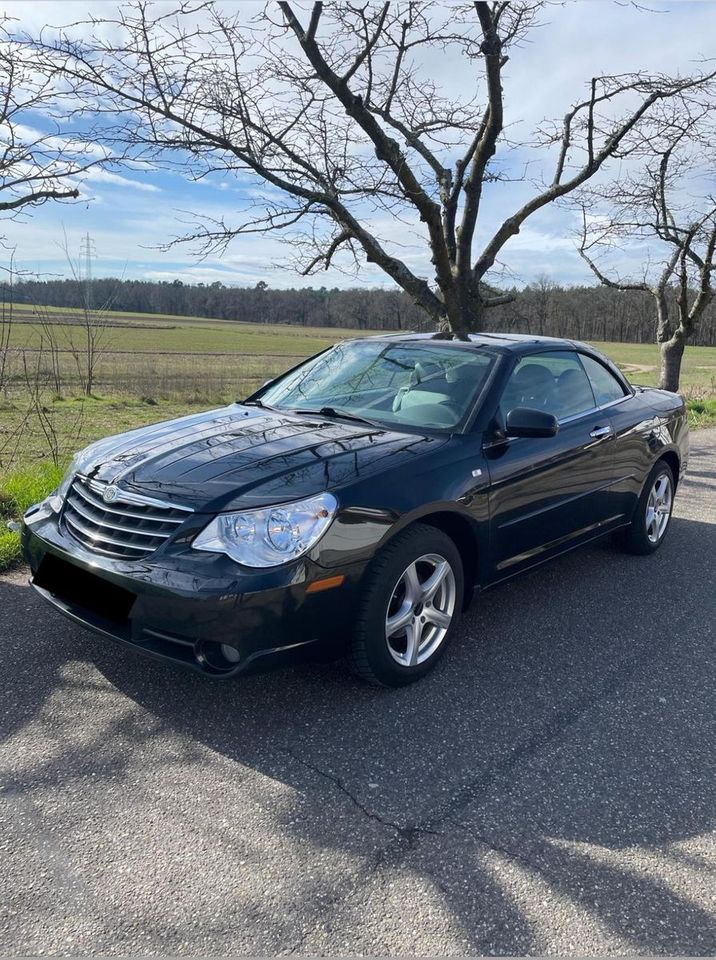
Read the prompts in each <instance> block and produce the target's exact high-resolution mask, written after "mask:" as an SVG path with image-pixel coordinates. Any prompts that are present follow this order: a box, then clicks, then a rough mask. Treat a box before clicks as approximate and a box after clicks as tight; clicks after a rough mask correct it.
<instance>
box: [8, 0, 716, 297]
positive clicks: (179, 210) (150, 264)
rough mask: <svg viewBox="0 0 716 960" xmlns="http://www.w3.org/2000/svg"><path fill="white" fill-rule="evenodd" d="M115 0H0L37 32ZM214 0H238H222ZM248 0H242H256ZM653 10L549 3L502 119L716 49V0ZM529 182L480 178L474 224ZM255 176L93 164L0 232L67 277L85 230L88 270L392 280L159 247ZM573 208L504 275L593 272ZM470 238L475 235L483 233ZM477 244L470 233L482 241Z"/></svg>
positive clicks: (425, 267)
mask: <svg viewBox="0 0 716 960" xmlns="http://www.w3.org/2000/svg"><path fill="white" fill-rule="evenodd" d="M112 6H114V4H113V2H112V0H101V2H97V0H71V2H62V3H60V2H55V0H43V2H38V0H22V2H16V0H0V11H4V12H6V13H7V14H9V15H10V16H13V17H16V18H17V20H18V23H19V26H21V27H23V28H26V29H27V30H29V31H37V30H38V29H40V28H42V27H43V26H44V25H45V24H52V25H58V24H62V23H71V22H73V21H76V20H79V19H83V18H84V17H85V16H86V15H92V14H94V15H95V16H104V15H107V14H108V12H110V11H111V8H112ZM223 6H224V7H230V6H236V5H235V4H231V3H228V2H225V3H224V4H223ZM252 6H253V5H252V4H251V3H245V4H242V5H241V8H240V9H241V12H242V14H243V12H244V11H245V12H246V13H247V15H248V14H249V13H251V12H252ZM648 7H649V9H648V10H647V9H645V8H644V7H643V6H637V5H634V4H631V3H617V2H612V0H578V2H567V3H565V4H562V5H555V6H554V7H551V8H549V9H548V10H547V12H546V13H545V14H544V15H543V16H542V21H543V24H542V26H540V27H539V28H538V29H537V30H535V32H534V33H533V35H532V36H531V39H530V42H529V43H528V44H526V45H525V46H523V47H522V48H521V49H519V50H516V51H514V53H513V56H512V58H511V60H510V62H509V64H508V65H507V67H506V69H505V109H506V122H507V123H508V124H511V125H517V126H511V127H510V130H511V132H514V131H515V130H516V129H518V128H519V129H522V130H525V131H528V130H531V129H533V128H534V127H535V126H536V125H537V124H538V123H539V122H540V121H541V120H542V119H543V118H544V117H561V116H563V115H564V113H565V112H566V110H567V108H568V107H569V105H570V103H571V101H572V100H573V99H574V98H575V96H578V95H580V94H581V93H583V92H584V91H585V89H586V87H585V83H586V82H588V80H589V78H590V77H591V76H592V75H593V74H601V73H618V72H624V71H626V70H637V69H644V70H650V71H657V70H661V71H666V72H669V73H674V72H681V73H689V72H691V71H692V70H693V69H694V66H695V64H696V62H697V61H700V60H703V59H708V58H714V57H716V0H704V2H700V3H690V2H673V3H657V2H649V3H648ZM431 69H432V70H433V71H434V74H435V75H436V77H437V78H438V79H439V82H440V84H441V87H443V88H444V89H445V90H446V91H447V92H449V90H450V89H451V88H455V87H460V88H462V89H464V87H465V84H469V83H470V77H469V76H466V75H464V74H462V73H460V72H458V71H456V70H455V69H454V64H451V63H446V62H443V61H441V59H440V58H436V59H435V61H434V63H432V64H431ZM525 191H527V192H530V191H529V189H528V188H527V187H526V185H523V184H514V185H511V184H497V185H491V186H490V185H488V188H487V189H486V192H485V199H484V209H483V212H482V217H481V226H480V230H481V234H480V237H482V238H486V237H487V236H488V235H489V234H490V233H491V231H493V230H494V229H495V227H496V226H497V225H498V223H500V222H501V221H502V220H503V219H504V217H505V216H507V215H509V214H510V213H511V212H513V211H514V210H515V209H516V208H518V207H519V206H520V202H521V201H523V200H524V199H525V198H526V195H527V193H526V192H525ZM261 199H262V188H261V186H260V185H259V184H255V183H251V182H250V181H249V180H248V179H246V178H244V179H242V180H233V179H232V180H229V179H226V178H221V177H219V178H214V179H213V180H211V181H205V182H202V183H194V182H190V181H189V180H187V179H186V178H185V177H184V176H182V175H180V174H177V173H171V172H167V171H162V170H152V171H143V172H138V171H132V170H114V171H102V170H95V171H93V172H92V173H91V174H90V176H89V178H88V179H87V180H86V181H85V183H84V184H83V187H82V196H81V199H80V201H78V202H76V203H73V204H57V203H55V204H45V205H44V206H42V207H39V208H37V209H35V210H34V211H33V212H32V215H31V216H27V217H25V218H23V219H22V221H19V222H6V223H4V224H2V225H1V229H0V233H2V234H3V235H4V236H5V237H6V238H7V242H8V243H9V244H10V245H11V246H13V247H14V248H15V251H16V253H15V256H16V263H17V265H18V267H20V268H21V269H23V270H26V271H29V272H35V273H37V274H40V275H44V276H49V275H53V276H66V275H69V269H68V266H67V263H66V256H65V253H64V252H63V250H62V244H63V243H64V240H63V237H65V236H66V238H67V244H68V248H69V251H70V253H71V254H72V255H74V256H77V255H78V254H79V249H80V243H81V240H82V238H83V237H84V235H85V234H87V233H88V234H89V235H90V236H91V238H92V240H93V241H94V248H95V250H96V258H95V260H94V261H93V265H92V270H93V274H94V275H95V276H124V277H127V278H143V279H149V280H152V279H161V280H174V279H175V278H179V279H181V280H183V281H184V282H198V281H202V282H205V283H210V282H213V281H215V280H220V281H222V282H223V283H225V284H238V285H251V286H253V285H254V284H256V283H257V282H258V281H260V280H262V281H265V282H266V283H268V284H269V285H270V286H272V287H293V286H309V285H312V286H324V285H325V286H328V287H332V286H338V287H346V286H355V285H367V286H378V285H381V286H388V287H389V286H392V281H391V280H390V279H389V278H387V277H386V276H385V275H384V274H382V272H381V271H380V270H378V269H377V268H375V267H371V266H370V265H367V264H366V265H364V266H363V267H362V268H361V270H360V272H359V273H358V275H357V276H347V275H346V274H345V273H343V272H340V271H338V270H329V271H326V272H321V273H320V274H319V275H317V276H314V277H309V278H302V277H300V276H299V275H298V274H297V273H296V272H295V271H294V270H292V269H291V267H290V265H289V263H288V260H289V254H290V251H289V250H288V249H287V247H286V245H285V244H283V243H281V241H280V239H279V238H278V237H277V236H276V235H273V236H270V237H256V236H250V237H239V238H237V239H235V240H234V241H233V242H232V244H231V246H230V247H229V249H228V250H227V251H226V252H225V253H224V254H223V255H222V256H211V257H209V258H207V259H204V260H199V259H197V257H196V256H194V255H192V252H191V250H190V249H187V248H186V247H185V246H182V247H179V248H174V249H172V250H170V251H166V252H164V251H162V250H160V249H159V247H160V246H161V245H162V244H164V243H166V242H167V241H168V240H170V239H171V238H172V237H174V236H176V235H178V234H180V233H181V232H182V231H183V229H184V225H183V224H182V220H186V218H187V212H188V211H191V212H192V213H193V214H194V215H196V216H198V217H199V218H201V217H202V215H204V216H216V215H223V216H226V217H227V218H229V219H232V218H235V219H239V218H240V214H241V211H242V210H243V209H245V208H246V207H247V206H248V205H249V204H251V203H256V202H257V201H258V202H261ZM379 226H380V230H381V235H382V236H384V237H386V238H388V239H390V240H395V241H398V240H400V242H401V243H402V247H401V250H402V255H403V256H404V257H405V259H406V261H407V262H408V263H409V265H410V267H411V268H412V269H413V270H414V271H416V272H417V273H419V274H420V275H422V276H430V273H431V271H430V267H429V255H428V253H427V249H426V247H425V246H424V245H423V244H422V243H420V242H419V240H418V238H417V237H413V236H412V235H410V236H408V234H407V233H406V230H405V228H404V227H403V226H402V225H401V224H399V223H391V222H388V219H387V218H383V220H382V222H381V223H380V225H379ZM576 229H577V218H576V214H575V213H574V212H572V211H568V210H563V209H559V208H557V207H555V206H552V207H549V208H547V209H545V210H543V211H541V212H540V213H538V214H537V215H535V216H534V217H533V218H531V219H530V220H529V221H528V223H527V224H526V226H525V227H524V228H523V229H522V231H521V232H520V234H519V235H518V236H517V237H514V238H513V239H512V241H511V242H510V244H509V245H508V247H507V248H505V251H504V252H503V255H502V261H503V263H504V265H505V267H506V268H507V270H508V274H507V276H508V277H509V279H510V282H514V283H516V284H517V285H522V284H524V283H529V282H531V281H534V280H535V279H537V278H538V277H540V276H544V275H546V276H547V277H549V278H551V279H552V280H554V281H556V282H560V283H582V282H592V281H593V277H592V276H591V274H590V273H589V271H588V269H587V268H586V266H585V265H584V264H583V262H582V261H581V260H580V258H579V256H578V255H577V252H576V248H575V240H574V237H575V232H576ZM479 239H480V238H478V241H479ZM478 245H479V244H478ZM643 258H644V249H643V248H641V247H639V246H637V245H633V246H631V247H629V248H627V249H625V250H624V252H623V253H622V254H621V255H620V263H619V269H620V273H621V275H622V276H625V275H628V274H629V273H630V272H634V271H636V272H638V268H639V264H640V262H641V260H643Z"/></svg>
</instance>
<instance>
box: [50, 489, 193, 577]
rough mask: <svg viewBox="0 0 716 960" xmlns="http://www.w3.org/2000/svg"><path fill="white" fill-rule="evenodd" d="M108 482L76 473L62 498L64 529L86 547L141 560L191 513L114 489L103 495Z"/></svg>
mask: <svg viewBox="0 0 716 960" xmlns="http://www.w3.org/2000/svg"><path fill="white" fill-rule="evenodd" d="M108 486H109V484H106V483H101V482H100V481H98V480H90V479H88V478H87V477H75V479H74V480H73V481H72V485H71V486H70V489H69V491H68V493H67V497H66V499H65V505H64V510H63V513H62V519H63V522H64V524H65V529H66V530H67V532H68V533H70V534H71V535H72V536H73V537H74V538H75V540H77V541H79V542H80V543H81V544H82V545H83V546H84V547H87V549H88V550H92V551H94V552H96V553H101V554H104V555H105V556H108V557H120V558H122V559H123V560H141V559H142V558H143V557H148V556H149V555H150V554H151V553H154V551H155V550H156V549H157V548H158V547H160V546H161V545H162V544H163V543H164V542H165V541H166V540H167V539H168V538H169V537H170V536H171V535H172V534H173V533H174V532H175V531H176V529H177V527H178V526H179V525H180V524H182V523H183V522H184V521H185V520H186V518H187V517H188V516H189V515H190V514H191V513H192V511H191V510H190V509H189V508H188V507H178V506H176V504H171V503H167V504H163V503H162V501H160V500H154V499H152V498H151V497H142V496H140V495H138V494H134V493H131V494H130V493H128V492H126V491H124V490H117V489H116V488H114V489H115V493H116V495H115V498H114V499H113V500H111V501H110V502H106V501H105V500H104V499H103V494H104V492H105V491H106V490H107V488H108Z"/></svg>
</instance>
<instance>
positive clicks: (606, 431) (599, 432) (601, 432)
mask: <svg viewBox="0 0 716 960" xmlns="http://www.w3.org/2000/svg"><path fill="white" fill-rule="evenodd" d="M611 432H612V428H611V427H595V428H594V430H592V432H591V433H590V434H589V436H590V437H593V438H594V439H595V440H598V439H599V438H600V437H609V436H611Z"/></svg>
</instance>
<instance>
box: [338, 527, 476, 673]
mask: <svg viewBox="0 0 716 960" xmlns="http://www.w3.org/2000/svg"><path fill="white" fill-rule="evenodd" d="M463 595H464V575H463V569H462V561H461V559H460V553H459V551H458V549H457V547H456V546H455V543H454V542H453V541H452V540H451V539H450V537H448V536H447V534H445V533H443V532H442V530H438V529H436V528H435V527H430V526H428V525H427V524H415V525H414V526H411V527H408V528H407V529H406V530H404V531H403V532H402V533H399V534H398V535H397V536H396V537H395V538H394V539H393V540H391V541H390V543H388V544H387V545H386V546H385V547H384V548H383V550H381V552H380V553H379V554H378V555H377V556H376V557H375V559H374V560H373V562H372V564H371V566H370V567H369V569H368V573H367V577H366V580H365V584H364V586H363V592H362V595H361V598H360V601H359V604H358V615H357V620H356V624H355V627H354V630H353V635H352V638H351V645H350V667H351V669H352V671H353V673H355V674H356V675H357V676H359V677H360V678H361V679H362V680H366V681H368V683H373V684H378V685H380V686H385V687H401V686H404V685H405V684H407V683H413V682H414V681H415V680H419V679H420V678H421V677H423V676H425V674H426V673H428V672H429V671H430V670H432V668H433V667H434V666H435V664H436V663H437V662H438V660H439V659H440V657H441V656H442V655H443V653H444V652H445V648H446V646H447V644H448V643H449V641H450V639H451V638H452V636H453V634H454V632H455V629H456V627H457V624H458V621H459V619H460V614H461V611H462V601H463ZM389 618H390V623H389ZM391 627H392V630H391Z"/></svg>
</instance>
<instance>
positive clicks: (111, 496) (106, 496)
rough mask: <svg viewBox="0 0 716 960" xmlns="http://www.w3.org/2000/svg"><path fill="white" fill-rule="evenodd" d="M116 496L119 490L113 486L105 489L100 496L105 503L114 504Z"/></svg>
mask: <svg viewBox="0 0 716 960" xmlns="http://www.w3.org/2000/svg"><path fill="white" fill-rule="evenodd" d="M118 494H119V490H118V489H117V488H116V487H115V486H114V485H111V486H109V487H106V488H105V490H104V493H103V494H102V499H103V500H104V502H105V503H114V501H115V500H116V499H117V496H118Z"/></svg>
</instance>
